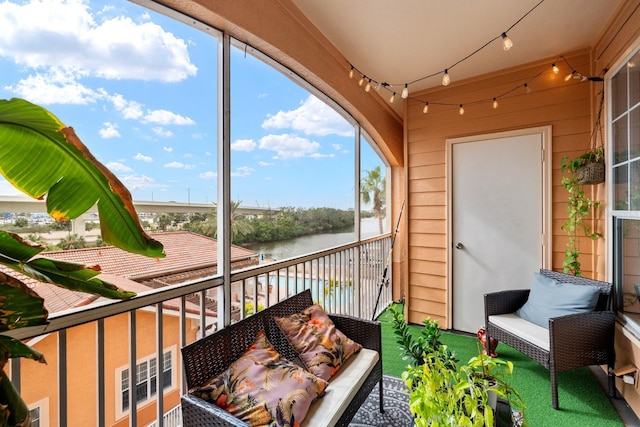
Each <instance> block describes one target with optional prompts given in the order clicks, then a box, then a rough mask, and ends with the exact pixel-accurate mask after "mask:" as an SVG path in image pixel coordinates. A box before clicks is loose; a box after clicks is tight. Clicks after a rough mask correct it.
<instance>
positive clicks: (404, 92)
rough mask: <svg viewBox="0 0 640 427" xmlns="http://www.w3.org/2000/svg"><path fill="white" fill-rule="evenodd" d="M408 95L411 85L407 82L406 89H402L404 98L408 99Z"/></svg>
mask: <svg viewBox="0 0 640 427" xmlns="http://www.w3.org/2000/svg"><path fill="white" fill-rule="evenodd" d="M408 96H409V86H408V85H407V84H405V85H404V89H402V99H407V97H408Z"/></svg>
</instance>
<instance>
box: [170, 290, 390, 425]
mask: <svg viewBox="0 0 640 427" xmlns="http://www.w3.org/2000/svg"><path fill="white" fill-rule="evenodd" d="M312 304H313V301H312V297H311V292H310V291H309V290H306V291H303V292H301V293H299V294H297V295H294V296H292V297H290V298H287V299H285V300H283V301H280V302H278V303H276V304H275V305H273V306H271V307H268V308H266V309H265V310H262V311H260V312H258V313H256V314H254V315H252V316H249V317H247V318H245V319H243V320H240V321H238V322H237V323H234V324H232V325H230V326H228V327H226V328H223V329H221V330H219V331H216V332H215V333H213V334H211V335H209V336H207V337H205V338H202V339H199V340H198V341H196V342H194V343H191V344H189V345H187V346H185V347H183V348H182V358H183V364H184V368H185V375H186V383H187V388H188V389H189V390H191V389H192V388H193V387H198V386H201V385H202V384H204V383H205V382H206V381H208V380H209V379H211V378H213V377H215V376H217V375H219V374H220V373H221V372H223V371H224V370H225V369H226V368H227V367H228V366H229V365H230V364H231V363H232V362H234V361H235V360H237V359H238V358H239V357H240V356H241V355H242V353H243V352H244V351H245V350H246V349H247V348H248V347H249V346H250V345H251V344H252V343H253V342H254V339H255V337H256V334H257V333H258V332H259V331H265V334H266V336H267V338H268V340H269V342H270V343H271V344H272V345H273V347H274V348H275V349H276V350H277V351H278V353H280V354H281V355H282V356H283V357H285V358H287V359H288V360H290V361H292V362H295V363H297V364H298V365H300V366H304V365H303V363H302V362H301V361H300V359H299V358H298V355H297V354H296V352H295V351H294V349H293V348H292V347H291V345H290V344H289V342H288V341H287V339H286V338H285V336H284V335H283V333H282V332H281V330H280V329H279V328H278V326H277V324H276V322H275V321H274V319H273V318H274V316H275V317H283V316H290V315H292V314H294V313H299V312H301V311H302V310H303V309H305V308H307V307H309V306H311V305H312ZM330 318H331V320H332V321H333V323H334V324H335V325H336V328H338V329H339V330H340V331H342V332H343V333H344V334H345V335H346V336H347V337H349V338H351V339H352V340H354V341H356V342H357V343H360V344H361V345H362V346H363V349H362V350H361V351H360V352H359V353H358V354H357V355H356V356H354V357H352V358H350V359H349V360H347V362H346V363H345V365H344V366H343V367H341V368H340V370H339V371H338V373H337V374H336V376H335V377H333V378H332V379H331V380H330V382H329V386H328V387H327V389H326V392H325V395H324V397H321V398H319V399H317V400H316V401H315V402H314V403H313V404H312V405H311V408H310V410H309V413H308V414H307V416H306V417H305V419H304V421H303V425H304V426H305V427H307V426H347V425H348V424H349V422H350V421H351V419H352V418H353V416H354V415H355V413H356V412H357V411H358V409H359V408H360V405H361V404H362V403H363V402H364V401H365V399H366V398H367V396H368V395H369V394H370V393H371V391H372V390H373V388H374V387H375V385H376V384H377V383H379V384H380V387H379V390H380V412H383V391H382V353H381V328H380V323H379V322H376V321H370V320H364V319H359V318H355V317H351V316H345V315H330ZM359 358H361V360H360V361H358V359H359ZM354 359H355V360H354ZM362 360H365V361H366V362H365V365H367V366H366V367H365V368H363V366H362V365H363V363H362ZM357 366H359V367H357ZM363 372H364V373H363ZM181 406H182V417H183V425H184V426H187V427H188V426H198V427H203V426H246V425H247V424H245V423H244V422H242V421H240V420H239V419H237V418H235V417H233V416H232V415H230V414H229V413H228V412H226V411H224V410H222V409H220V408H218V407H217V406H215V405H213V404H210V403H208V402H206V401H204V400H202V399H200V398H198V397H196V396H193V395H191V394H189V393H187V394H184V395H183V396H182V398H181Z"/></svg>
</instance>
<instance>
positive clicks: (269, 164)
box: [258, 160, 274, 166]
mask: <svg viewBox="0 0 640 427" xmlns="http://www.w3.org/2000/svg"><path fill="white" fill-rule="evenodd" d="M258 164H259V165H260V166H273V165H274V163H273V162H265V161H262V160H261V161H259V162H258Z"/></svg>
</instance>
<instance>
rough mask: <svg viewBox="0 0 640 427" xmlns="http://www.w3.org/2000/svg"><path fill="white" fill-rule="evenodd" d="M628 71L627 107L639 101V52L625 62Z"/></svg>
mask: <svg viewBox="0 0 640 427" xmlns="http://www.w3.org/2000/svg"><path fill="white" fill-rule="evenodd" d="M627 70H628V73H629V107H633V106H634V105H636V104H637V103H639V102H640V53H636V54H635V55H634V56H633V58H631V59H630V60H629V61H628V62H627Z"/></svg>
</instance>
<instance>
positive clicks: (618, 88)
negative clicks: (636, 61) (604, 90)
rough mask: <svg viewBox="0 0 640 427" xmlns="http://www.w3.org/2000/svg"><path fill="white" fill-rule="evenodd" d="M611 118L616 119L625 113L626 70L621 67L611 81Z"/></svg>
mask: <svg viewBox="0 0 640 427" xmlns="http://www.w3.org/2000/svg"><path fill="white" fill-rule="evenodd" d="M611 97H612V98H611V100H612V102H611V105H612V108H613V111H612V116H613V118H614V119H615V118H617V117H618V116H620V114H622V113H624V112H625V111H627V109H628V107H627V68H626V67H623V68H622V69H621V70H620V71H618V73H617V74H616V75H615V76H614V77H613V78H612V79H611Z"/></svg>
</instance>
